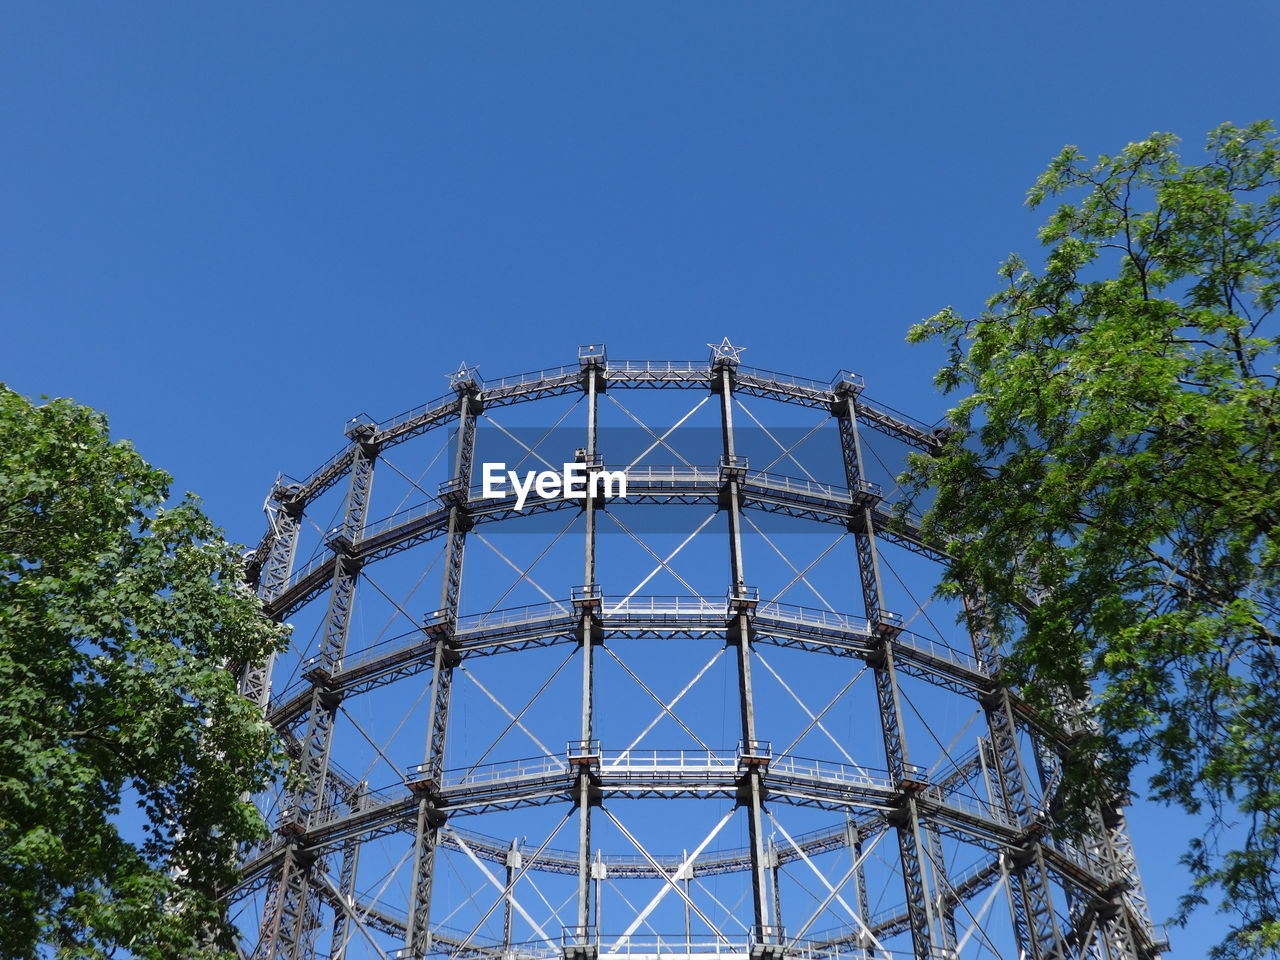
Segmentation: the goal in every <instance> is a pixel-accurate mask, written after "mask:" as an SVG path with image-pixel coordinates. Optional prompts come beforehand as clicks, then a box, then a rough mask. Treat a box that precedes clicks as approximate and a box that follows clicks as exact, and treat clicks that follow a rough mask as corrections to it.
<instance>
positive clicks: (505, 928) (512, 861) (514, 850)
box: [502, 840, 522, 954]
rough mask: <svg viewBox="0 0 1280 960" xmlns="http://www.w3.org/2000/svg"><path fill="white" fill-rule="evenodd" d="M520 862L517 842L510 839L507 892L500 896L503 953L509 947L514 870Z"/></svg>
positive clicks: (513, 896) (513, 894) (513, 897)
mask: <svg viewBox="0 0 1280 960" xmlns="http://www.w3.org/2000/svg"><path fill="white" fill-rule="evenodd" d="M521 862H522V858H521V856H520V847H519V844H517V843H516V841H515V840H512V841H511V847H510V848H509V849H508V850H507V884H506V887H505V888H504V889H505V890H506V891H507V893H506V896H504V897H503V898H502V950H503V953H504V954H505V953H506V952H507V951H508V950H510V949H511V919H512V918H511V914H512V913H513V912H514V903H515V891H514V890H513V889H512V888H513V886H514V885H515V882H516V871H517V870H519V869H520V866H521Z"/></svg>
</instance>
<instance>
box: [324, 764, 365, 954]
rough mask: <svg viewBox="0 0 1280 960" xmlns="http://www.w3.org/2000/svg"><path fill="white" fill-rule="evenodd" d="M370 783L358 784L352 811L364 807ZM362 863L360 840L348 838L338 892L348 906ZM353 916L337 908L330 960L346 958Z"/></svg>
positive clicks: (351, 899) (352, 896)
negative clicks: (357, 872)
mask: <svg viewBox="0 0 1280 960" xmlns="http://www.w3.org/2000/svg"><path fill="white" fill-rule="evenodd" d="M367 788H368V784H367V783H365V782H364V781H361V782H360V783H358V784H356V786H355V789H354V790H353V792H352V794H351V797H350V801H349V802H350V805H351V812H352V813H355V812H357V811H359V810H362V809H364V805H365V801H366V800H367V795H366V793H365V791H366V789H367ZM359 865H360V841H359V840H348V841H347V842H346V843H344V844H343V845H342V864H341V866H340V867H339V868H338V894H339V895H340V896H341V897H342V900H343V902H344V903H345V904H347V906H349V907H354V905H355V893H356V871H357V869H358V868H359ZM351 932H352V926H351V918H350V917H349V916H348V915H347V911H346V910H335V911H334V914H333V936H332V938H331V940H330V943H329V960H345V957H346V955H347V944H348V943H350V941H351Z"/></svg>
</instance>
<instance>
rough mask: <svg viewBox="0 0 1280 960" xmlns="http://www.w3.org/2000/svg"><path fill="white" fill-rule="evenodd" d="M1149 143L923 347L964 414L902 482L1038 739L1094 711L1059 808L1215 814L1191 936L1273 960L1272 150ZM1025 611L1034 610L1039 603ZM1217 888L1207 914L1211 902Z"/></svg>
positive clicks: (1069, 195) (1253, 129)
mask: <svg viewBox="0 0 1280 960" xmlns="http://www.w3.org/2000/svg"><path fill="white" fill-rule="evenodd" d="M1176 147H1177V141H1176V139H1175V138H1174V137H1173V136H1171V135H1168V134H1153V135H1152V136H1150V137H1149V138H1147V139H1145V140H1142V141H1140V142H1138V143H1132V144H1130V145H1129V146H1128V147H1126V148H1125V149H1124V150H1123V151H1122V152H1120V153H1119V154H1117V155H1115V156H1102V157H1099V158H1098V159H1097V160H1096V161H1093V162H1090V161H1088V160H1087V159H1086V158H1085V157H1084V156H1083V155H1082V154H1081V153H1080V151H1078V150H1077V149H1076V148H1074V147H1068V148H1066V149H1065V150H1063V152H1062V153H1061V155H1059V156H1058V157H1057V158H1056V159H1055V160H1054V161H1053V163H1052V164H1051V165H1050V167H1049V169H1048V170H1047V171H1046V172H1045V173H1044V174H1043V175H1042V176H1041V177H1040V178H1039V180H1038V181H1037V183H1036V185H1035V186H1034V188H1033V189H1032V190H1031V191H1030V196H1029V201H1028V202H1029V204H1030V206H1032V207H1037V206H1040V205H1041V204H1042V203H1046V202H1047V201H1049V200H1050V199H1051V198H1054V199H1056V200H1057V201H1058V202H1059V203H1060V205H1059V206H1058V207H1057V209H1056V210H1055V211H1054V212H1053V213H1052V215H1051V216H1050V217H1049V219H1048V221H1047V223H1045V225H1044V226H1043V227H1042V229H1041V231H1040V239H1041V241H1042V243H1043V244H1044V246H1045V247H1046V248H1047V251H1046V254H1045V258H1044V262H1043V265H1042V266H1040V267H1032V266H1029V265H1028V264H1027V263H1026V262H1024V261H1023V260H1022V259H1020V258H1018V257H1017V256H1014V257H1011V258H1010V259H1009V260H1008V261H1007V262H1006V263H1005V264H1004V265H1003V267H1002V268H1001V277H1002V279H1003V281H1004V286H1003V288H1002V289H1000V290H999V291H998V292H997V293H996V294H995V295H994V296H992V297H991V299H990V300H989V301H988V304H987V309H986V310H985V311H984V312H983V313H982V314H981V315H980V316H978V317H973V318H966V317H963V316H961V315H959V314H957V313H956V312H954V311H952V310H945V311H943V312H942V313H939V314H938V315H937V316H934V317H932V318H931V319H929V320H926V321H924V322H922V323H920V324H918V325H917V326H916V327H914V328H913V329H912V331H911V334H910V339H911V340H913V341H925V340H939V341H942V342H943V343H945V344H946V345H947V347H948V351H949V353H948V359H947V362H946V363H945V365H944V366H943V368H942V369H941V370H940V372H939V373H938V376H937V379H936V382H937V384H938V385H939V386H940V387H941V388H942V389H943V390H945V391H947V392H951V391H961V392H962V393H963V396H962V398H961V400H960V401H959V403H958V405H957V406H956V407H955V408H954V409H953V410H952V411H951V413H950V422H951V424H952V426H953V427H954V430H953V431H952V432H951V433H950V434H949V436H948V437H947V440H946V442H945V449H944V450H943V451H942V453H941V454H940V455H939V456H937V457H934V458H923V457H921V458H916V460H915V462H914V463H913V466H912V468H911V471H910V476H911V481H912V483H913V484H914V489H915V491H916V492H917V494H918V495H922V496H924V495H925V494H924V492H925V491H926V490H931V491H932V493H930V494H928V495H927V496H931V497H932V498H933V499H932V503H931V505H930V508H929V510H928V511H927V517H926V520H925V525H926V529H927V531H928V532H929V533H930V534H931V535H932V536H935V537H937V538H939V539H940V540H943V541H945V542H946V544H947V546H948V548H949V550H950V552H951V553H952V554H953V555H954V557H955V560H954V563H953V564H952V565H951V567H950V569H949V571H948V574H947V579H946V582H945V583H944V585H943V590H944V591H945V592H949V593H952V594H957V593H960V592H962V591H964V590H971V591H972V590H978V591H981V592H982V593H983V594H984V595H985V598H986V618H987V620H988V621H989V622H988V624H987V625H988V626H989V628H990V629H992V630H993V631H995V633H996V634H997V636H998V638H999V639H1000V640H1002V641H1003V642H1005V643H1006V644H1007V645H1008V649H1009V650H1010V651H1011V657H1010V659H1009V661H1008V663H1007V664H1006V666H1007V667H1008V669H1009V671H1010V674H1011V676H1012V677H1013V678H1015V679H1016V681H1017V682H1019V683H1021V684H1023V685H1024V695H1025V696H1026V698H1027V699H1028V701H1029V702H1030V703H1032V705H1033V706H1034V707H1035V708H1037V709H1038V710H1040V711H1041V712H1042V713H1043V714H1044V715H1046V716H1047V715H1049V714H1051V713H1052V712H1053V704H1054V702H1055V701H1057V702H1061V698H1062V697H1063V696H1070V697H1083V696H1085V695H1087V694H1089V693H1090V692H1092V694H1093V695H1094V696H1095V703H1096V713H1095V716H1096V721H1097V723H1096V729H1095V731H1094V733H1092V734H1091V735H1090V736H1089V737H1088V738H1087V739H1086V741H1085V742H1084V743H1083V744H1082V746H1081V749H1080V750H1079V751H1078V752H1077V753H1075V754H1074V759H1073V760H1072V762H1071V763H1070V765H1069V769H1068V779H1067V782H1066V789H1065V800H1066V803H1067V806H1068V807H1075V808H1081V807H1083V805H1084V804H1085V803H1088V802H1094V801H1097V800H1099V799H1107V798H1108V797H1109V796H1110V797H1114V796H1121V795H1125V792H1126V790H1127V784H1128V781H1129V776H1130V774H1131V773H1132V772H1133V770H1134V768H1135V766H1136V765H1138V764H1140V763H1144V762H1148V761H1152V762H1153V763H1152V767H1151V769H1154V771H1155V773H1154V775H1152V776H1151V778H1150V781H1149V785H1148V786H1149V789H1150V791H1151V793H1152V794H1153V796H1154V797H1156V798H1158V799H1160V800H1163V801H1166V802H1169V803H1173V804H1177V805H1180V806H1181V807H1182V808H1184V809H1186V810H1187V811H1190V812H1192V813H1198V814H1201V815H1202V816H1203V820H1202V822H1203V823H1204V824H1205V830H1204V835H1203V836H1202V837H1199V838H1197V839H1196V840H1194V841H1193V843H1192V845H1191V848H1190V849H1189V850H1188V852H1187V853H1186V856H1185V858H1184V862H1185V863H1187V864H1188V865H1189V867H1190V868H1191V872H1192V876H1193V886H1192V887H1191V889H1190V890H1189V891H1188V893H1187V895H1186V896H1185V897H1184V898H1183V901H1182V904H1181V910H1180V914H1179V917H1178V919H1180V920H1182V921H1183V922H1185V921H1186V919H1187V916H1188V913H1189V912H1190V911H1191V910H1192V909H1193V908H1195V907H1196V906H1198V905H1200V904H1202V903H1205V902H1206V901H1207V899H1208V898H1210V897H1211V896H1212V897H1214V898H1216V899H1218V900H1219V901H1220V908H1221V909H1222V910H1224V911H1227V912H1229V913H1230V914H1231V917H1232V926H1231V933H1230V936H1229V937H1228V939H1227V940H1226V941H1224V942H1223V943H1222V944H1221V945H1220V946H1219V947H1218V954H1217V955H1219V956H1230V957H1239V956H1245V955H1256V956H1264V955H1265V956H1271V955H1274V953H1275V952H1276V951H1277V950H1278V949H1280V763H1277V761H1276V758H1277V757H1280V659H1278V658H1277V647H1276V643H1277V631H1278V624H1280V616H1278V613H1280V608H1278V606H1277V599H1278V598H1277V592H1278V590H1280V534H1277V529H1276V523H1277V519H1278V518H1280V477H1278V475H1277V470H1276V450H1277V444H1280V390H1278V389H1277V384H1278V382H1280V381H1278V379H1277V376H1276V373H1277V367H1276V360H1277V346H1278V345H1280V339H1278V338H1277V336H1276V327H1275V322H1274V319H1275V318H1274V311H1275V308H1276V304H1277V299H1278V297H1280V242H1278V241H1277V230H1278V229H1280V191H1278V190H1277V184H1278V183H1280V141H1278V140H1277V137H1276V134H1275V131H1274V129H1273V127H1272V126H1271V124H1270V123H1258V124H1254V125H1252V126H1248V127H1243V128H1242V127H1236V126H1232V125H1224V126H1222V127H1219V128H1218V129H1216V130H1214V131H1213V132H1212V133H1211V134H1210V136H1209V139H1208V150H1207V158H1206V159H1205V162H1202V163H1199V164H1191V163H1186V162H1184V161H1182V160H1181V159H1180V158H1179V156H1178V154H1177V152H1176ZM1028 598H1030V600H1029V599H1028ZM1215 888H1216V890H1215Z"/></svg>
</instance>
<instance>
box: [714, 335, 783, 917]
mask: <svg viewBox="0 0 1280 960" xmlns="http://www.w3.org/2000/svg"><path fill="white" fill-rule="evenodd" d="M736 367H737V360H736V358H734V357H730V356H726V355H724V354H722V353H719V351H717V353H713V354H712V363H711V389H712V390H713V391H715V392H716V393H719V394H720V427H721V435H722V439H723V449H724V455H723V459H722V461H721V475H722V486H721V493H720V505H721V507H722V509H724V510H725V512H726V513H727V514H728V519H729V573H730V587H729V595H730V600H731V607H732V609H731V610H730V617H731V619H730V621H729V625H728V630H727V640H728V642H729V643H731V644H734V645H735V646H736V647H737V651H738V700H739V710H740V714H741V720H742V749H743V753H744V755H748V756H749V755H751V754H753V753H754V752H756V750H757V747H756V745H757V743H758V738H757V737H756V714H755V699H754V695H753V692H752V687H751V608H752V604H751V592H750V591H749V590H748V589H747V586H746V581H745V580H744V578H743V567H742V516H741V491H740V489H739V482H740V478H741V473H742V465H741V463H740V462H739V460H738V457H737V455H736V454H735V452H734V444H733V376H734V370H735V368H736ZM738 803H739V804H740V805H741V806H744V807H745V808H746V811H747V833H748V838H749V842H750V844H751V897H752V907H753V909H754V916H755V926H756V933H755V935H756V936H757V937H761V938H764V937H766V936H770V935H772V937H774V938H776V935H777V933H776V931H774V930H773V927H772V923H771V922H770V919H769V897H768V889H769V887H768V873H767V871H768V863H769V860H768V857H767V855H766V852H765V848H764V843H765V838H764V824H763V811H764V783H763V777H762V774H761V765H760V764H758V763H748V764H746V765H745V766H744V768H743V770H742V774H741V779H740V780H739V783H738Z"/></svg>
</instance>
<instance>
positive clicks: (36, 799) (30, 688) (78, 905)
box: [0, 385, 281, 958]
mask: <svg viewBox="0 0 1280 960" xmlns="http://www.w3.org/2000/svg"><path fill="white" fill-rule="evenodd" d="M169 482H170V478H169V477H168V476H167V475H166V474H165V473H163V472H162V471H160V470H157V469H154V468H152V467H151V466H149V465H148V464H147V463H146V462H145V461H144V460H143V459H142V458H141V457H140V456H139V455H138V453H137V452H136V451H135V450H134V449H133V448H132V447H131V446H130V445H129V444H128V443H127V442H112V441H111V440H110V438H109V436H108V433H107V424H106V421H105V419H104V418H103V417H102V416H101V415H99V414H97V413H95V412H93V411H91V410H89V409H87V408H85V407H81V406H77V405H75V404H74V403H71V402H69V401H65V400H54V401H52V402H48V403H45V404H43V405H39V406H37V405H33V404H32V403H31V402H29V401H28V400H26V399H24V398H23V397H21V396H19V395H18V394H16V393H14V392H13V391H11V390H9V389H8V388H5V387H4V386H3V385H0V917H3V918H4V920H3V922H0V956H4V957H32V956H35V955H36V952H37V947H40V948H41V950H42V952H43V951H44V950H52V951H53V952H54V953H56V955H57V956H59V957H103V956H110V955H111V954H112V952H113V951H114V950H115V949H117V948H124V949H126V950H128V951H129V952H130V953H131V954H132V955H133V956H136V957H146V958H161V957H164V958H170V957H178V956H184V957H187V956H192V957H194V956H215V955H218V952H219V951H218V947H219V941H221V944H220V945H221V946H223V947H225V946H227V941H226V929H225V928H224V927H223V926H222V924H221V922H220V921H219V905H218V902H217V899H216V897H217V891H218V889H219V886H220V885H221V884H223V883H225V882H226V881H227V880H228V879H229V878H230V876H231V873H230V870H231V868H232V866H233V864H234V858H235V855H236V853H237V850H238V848H239V847H240V845H241V844H243V843H245V842H247V841H250V840H253V839H255V838H257V837H260V836H261V835H262V834H263V830H264V827H263V823H262V820H261V818H260V816H259V815H258V813H257V811H256V810H255V808H254V806H253V805H252V803H249V802H247V801H245V800H243V799H242V797H243V796H244V795H245V794H246V792H252V791H258V790H261V789H262V788H263V787H264V786H265V785H266V783H267V781H268V779H269V777H270V776H271V775H272V772H273V770H274V769H275V768H276V765H277V762H276V756H275V748H274V747H273V742H274V741H273V738H272V736H271V731H270V728H269V727H268V726H267V724H266V723H265V722H264V721H263V719H262V718H261V716H260V714H259V713H258V711H257V710H256V708H255V707H254V706H253V705H251V704H250V703H249V702H248V701H247V700H245V699H244V698H242V697H241V696H240V695H239V694H238V693H237V690H236V684H235V681H234V679H233V677H232V676H231V674H230V673H228V672H227V671H226V670H225V669H223V665H224V664H225V663H227V662H228V661H237V660H247V659H253V658H259V657H262V656H263V655H265V654H266V653H267V652H268V651H269V650H271V649H273V648H275V647H276V646H277V645H278V644H279V643H280V641H281V632H280V628H278V627H276V626H275V625H273V624H272V623H270V622H269V621H267V620H266V619H265V618H264V617H263V616H262V614H261V612H260V606H259V604H258V601H257V600H256V598H255V597H254V595H253V593H252V592H251V591H250V590H249V589H248V588H247V587H245V586H244V585H243V584H242V583H241V577H242V569H241V565H240V561H239V558H238V556H237V554H236V552H235V550H234V549H233V548H232V547H231V546H230V545H229V544H227V543H226V542H225V541H224V540H223V539H222V536H221V534H220V532H219V531H218V530H217V529H215V528H214V527H213V525H212V524H211V523H210V522H209V520H208V519H207V518H206V517H205V516H204V515H203V514H202V513H201V511H200V509H199V507H198V504H197V501H196V500H195V499H194V498H193V497H192V496H191V495H190V494H188V496H187V498H186V499H184V500H183V501H182V502H181V503H179V504H178V505H176V506H174V507H172V508H168V509H166V508H163V507H162V504H163V503H165V501H166V499H167V497H168V484H169ZM135 802H136V805H137V811H136V812H135V811H134V805H135ZM124 823H128V824H136V825H137V828H136V829H133V828H132V827H131V828H127V829H124V830H122V827H121V824H124ZM130 834H136V836H135V837H134V839H133V840H131V839H130V836H129V835H130Z"/></svg>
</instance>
